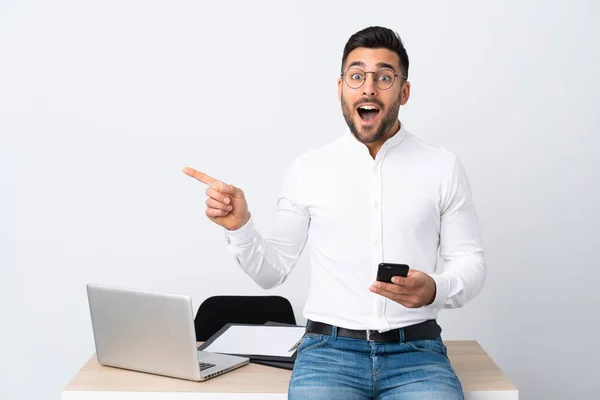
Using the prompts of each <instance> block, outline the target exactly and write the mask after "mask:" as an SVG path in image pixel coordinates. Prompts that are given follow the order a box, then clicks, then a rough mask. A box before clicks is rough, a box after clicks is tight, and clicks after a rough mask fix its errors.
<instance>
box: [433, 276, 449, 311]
mask: <svg viewBox="0 0 600 400" xmlns="http://www.w3.org/2000/svg"><path fill="white" fill-rule="evenodd" d="M429 276H431V277H432V278H433V281H434V282H435V290H436V292H435V299H434V300H433V303H431V304H430V305H429V307H431V308H433V309H435V310H440V309H442V308H444V305H445V304H446V301H447V300H448V293H450V278H449V277H448V276H446V275H444V274H442V275H429Z"/></svg>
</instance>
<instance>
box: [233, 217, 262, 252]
mask: <svg viewBox="0 0 600 400" xmlns="http://www.w3.org/2000/svg"><path fill="white" fill-rule="evenodd" d="M255 232H256V228H255V227H254V221H253V220H252V217H250V219H249V220H248V222H246V224H245V225H244V226H242V227H241V228H238V229H236V230H233V231H230V230H228V229H225V240H226V242H227V244H230V243H231V244H233V245H241V244H245V243H249V242H251V241H252V239H253V238H254V235H255Z"/></svg>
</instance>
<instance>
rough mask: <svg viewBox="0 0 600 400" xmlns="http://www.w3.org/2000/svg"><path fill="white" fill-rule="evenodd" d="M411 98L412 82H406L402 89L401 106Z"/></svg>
mask: <svg viewBox="0 0 600 400" xmlns="http://www.w3.org/2000/svg"><path fill="white" fill-rule="evenodd" d="M409 97H410V82H408V81H406V82H404V85H402V89H400V105H402V106H403V105H405V104H406V102H407V101H408V98H409Z"/></svg>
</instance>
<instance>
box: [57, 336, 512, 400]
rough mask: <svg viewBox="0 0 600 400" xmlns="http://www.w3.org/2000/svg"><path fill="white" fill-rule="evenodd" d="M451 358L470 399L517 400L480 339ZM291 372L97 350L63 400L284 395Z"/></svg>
mask: <svg viewBox="0 0 600 400" xmlns="http://www.w3.org/2000/svg"><path fill="white" fill-rule="evenodd" d="M445 344H446V347H447V348H448V358H449V359H450V362H451V363H452V366H453V367H454V370H455V371H456V374H457V375H458V378H459V379H460V381H461V383H462V386H463V390H464V392H465V399H466V400H517V399H518V398H519V393H518V390H517V389H516V388H515V387H514V386H513V385H512V384H511V383H510V382H509V381H508V379H507V378H506V377H505V376H504V374H503V373H502V371H500V369H499V368H498V367H497V366H496V364H495V363H494V362H493V361H492V359H491V358H490V357H489V356H488V355H487V353H486V352H485V351H484V350H483V349H482V348H481V346H479V344H478V343H477V342H476V341H447V342H445ZM290 376H291V371H288V370H284V369H278V368H272V367H267V366H262V365H258V364H252V363H250V364H249V365H247V366H244V367H242V368H239V369H237V370H234V371H231V372H228V373H226V374H224V375H221V376H218V377H216V378H213V379H210V380H208V381H206V382H191V381H185V380H180V379H172V378H167V377H162V376H157V375H151V374H144V373H140V372H134V371H126V370H121V369H118V368H110V367H104V366H102V365H100V364H98V361H97V360H96V355H93V356H92V358H90V360H89V361H88V362H87V363H86V364H85V365H84V366H83V368H81V370H80V371H79V372H78V373H77V374H76V375H75V377H74V378H73V379H72V380H71V382H70V383H69V384H68V385H67V387H65V388H64V390H63V392H62V400H142V399H144V400H166V399H172V400H184V399H185V400H199V399H203V400H208V399H219V400H232V399H244V400H247V399H252V400H259V399H265V400H284V399H287V389H288V384H289V381H290Z"/></svg>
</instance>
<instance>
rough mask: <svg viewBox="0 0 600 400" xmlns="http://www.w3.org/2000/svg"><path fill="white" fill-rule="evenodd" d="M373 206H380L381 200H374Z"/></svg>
mask: <svg viewBox="0 0 600 400" xmlns="http://www.w3.org/2000/svg"><path fill="white" fill-rule="evenodd" d="M373 207H375V208H377V207H379V202H378V201H377V200H375V201H373Z"/></svg>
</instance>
